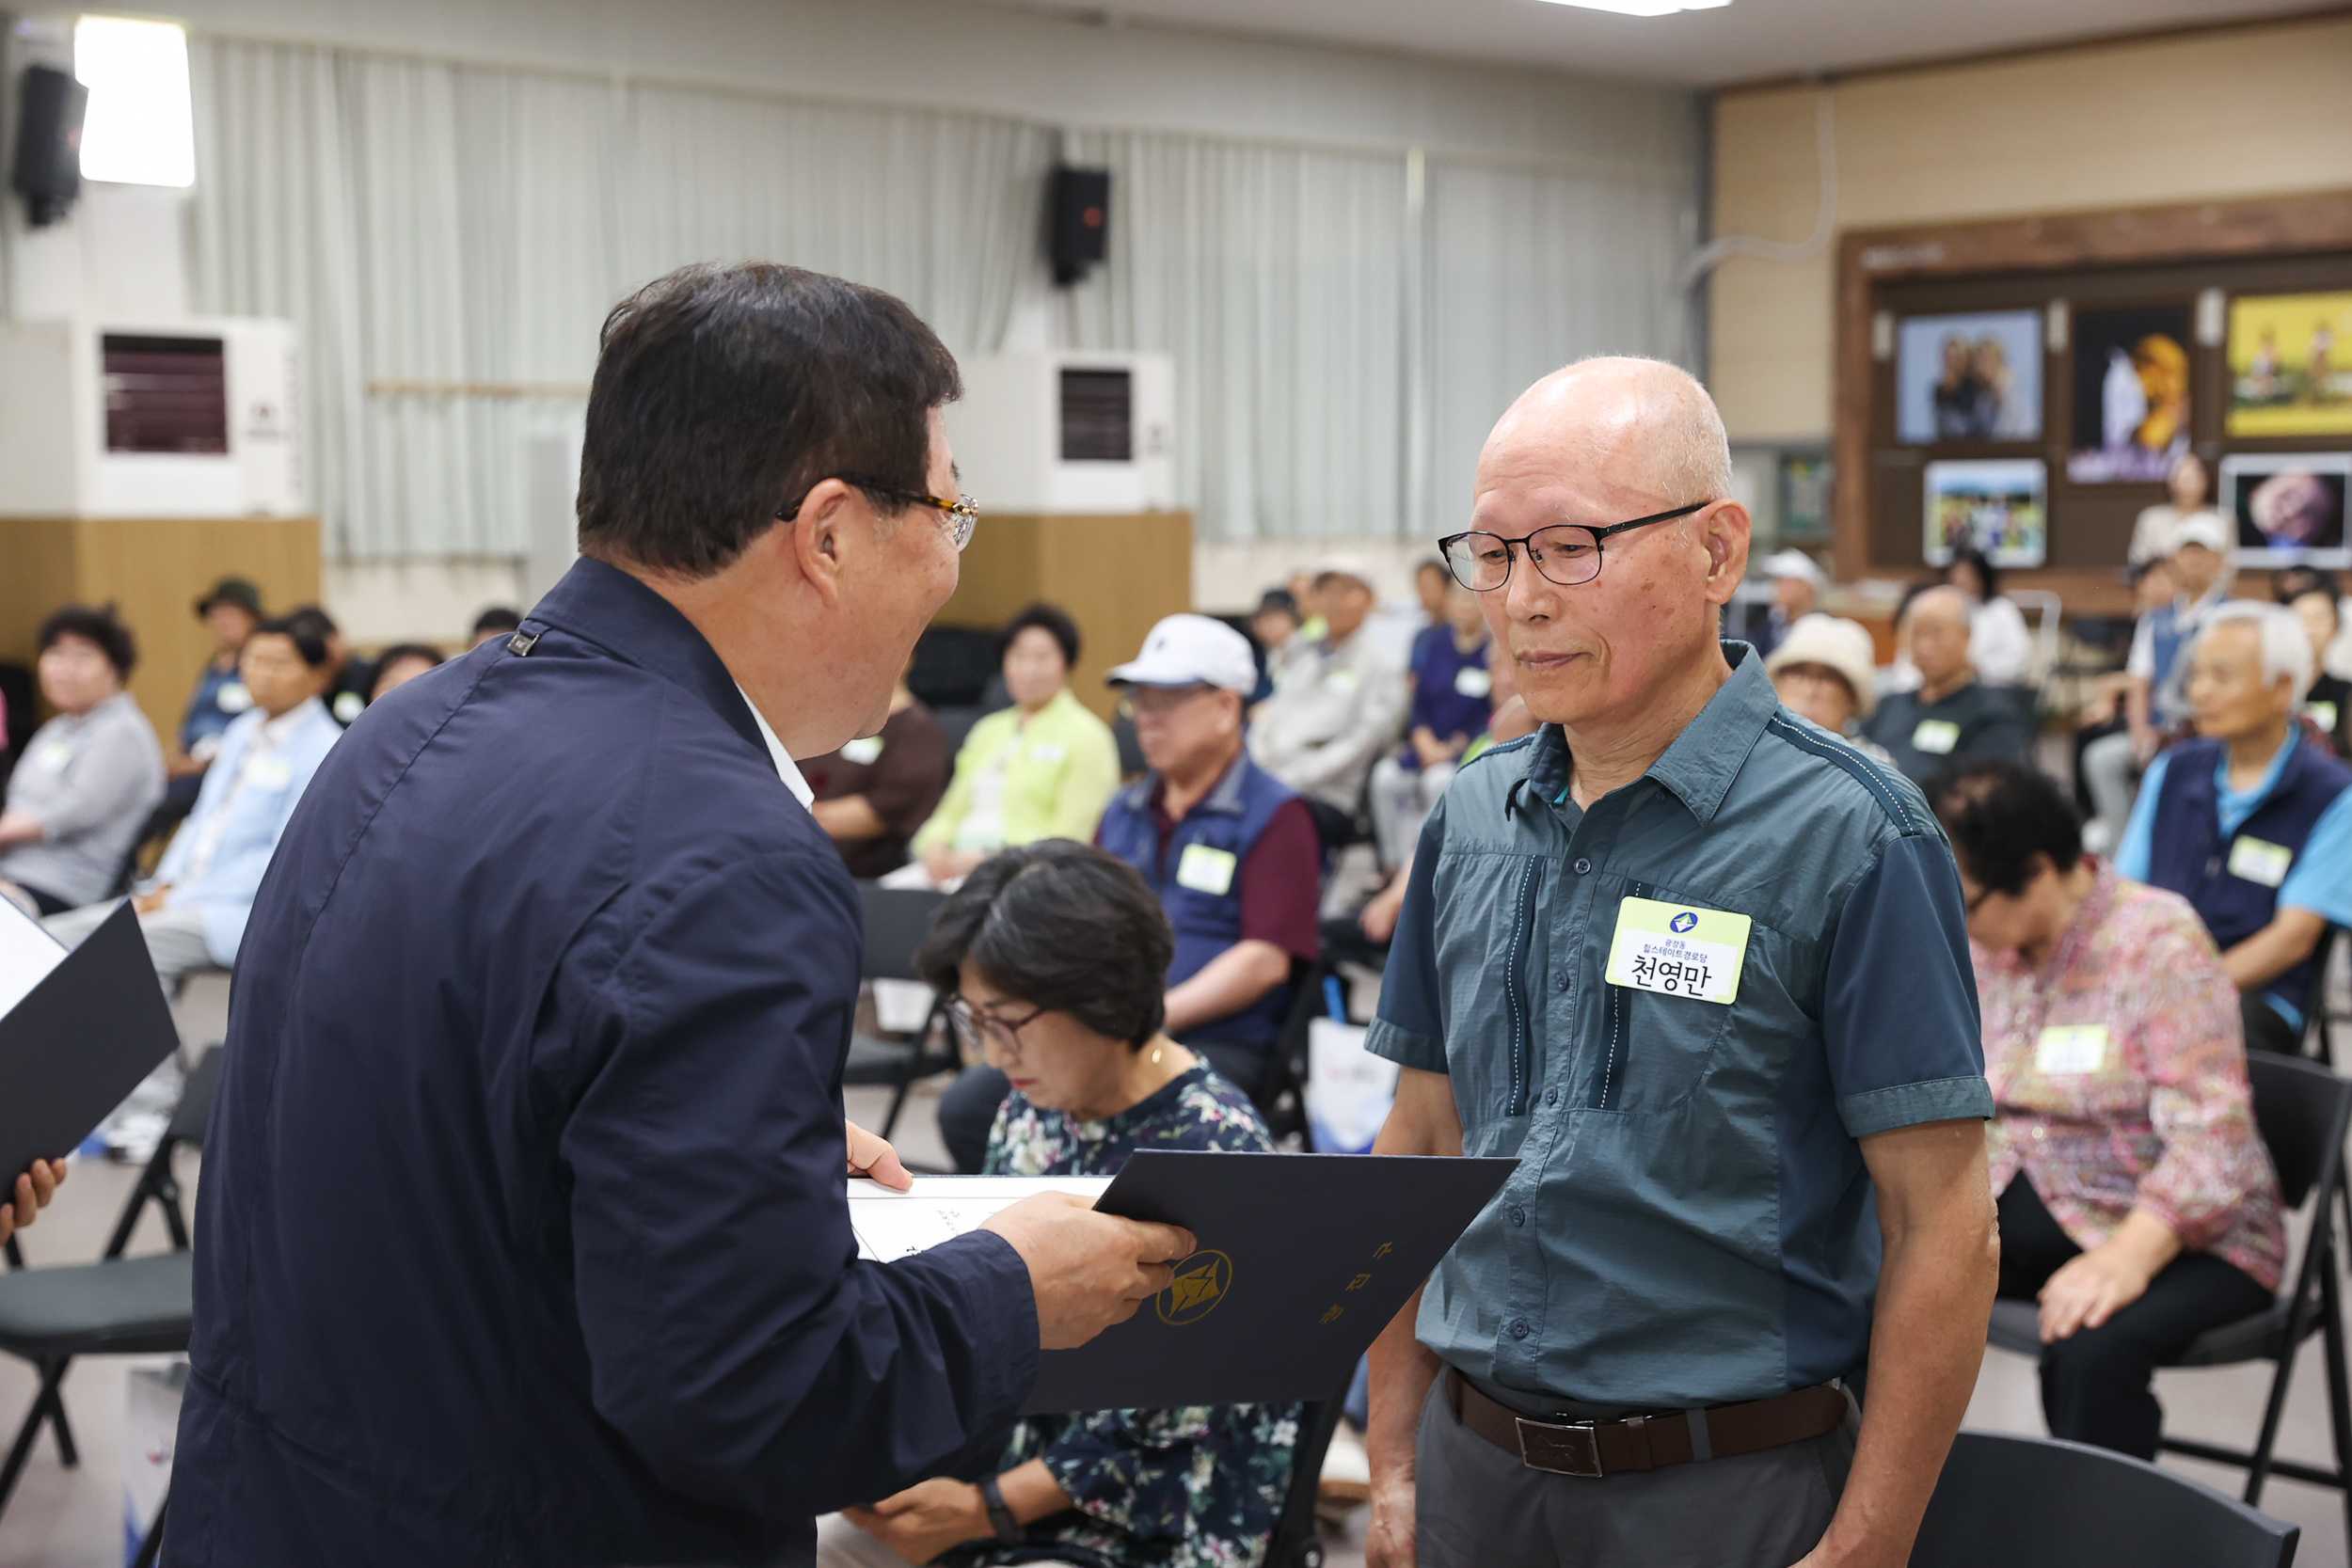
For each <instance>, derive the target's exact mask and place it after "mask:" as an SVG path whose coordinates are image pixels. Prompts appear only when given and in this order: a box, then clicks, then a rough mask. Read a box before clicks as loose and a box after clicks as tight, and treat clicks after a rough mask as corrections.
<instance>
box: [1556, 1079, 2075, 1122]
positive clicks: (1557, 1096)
mask: <svg viewBox="0 0 2352 1568" xmlns="http://www.w3.org/2000/svg"><path fill="white" fill-rule="evenodd" d="M1544 1103H1545V1104H1547V1105H1557V1104H1559V1103H1560V1091H1559V1090H1558V1089H1546V1090H1545V1091H1544ZM2035 1131H2036V1132H2040V1131H2041V1129H2039V1128H2036V1129H2035Z"/></svg>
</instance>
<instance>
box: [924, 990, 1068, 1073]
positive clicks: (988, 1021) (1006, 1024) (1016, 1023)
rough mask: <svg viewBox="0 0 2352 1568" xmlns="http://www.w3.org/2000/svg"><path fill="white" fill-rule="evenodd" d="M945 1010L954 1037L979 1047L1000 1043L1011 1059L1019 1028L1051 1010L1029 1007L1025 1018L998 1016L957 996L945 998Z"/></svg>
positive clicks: (1018, 1046) (1016, 1049)
mask: <svg viewBox="0 0 2352 1568" xmlns="http://www.w3.org/2000/svg"><path fill="white" fill-rule="evenodd" d="M945 1010H946V1014H947V1024H948V1027H950V1028H952V1029H953V1030H955V1032H956V1038H957V1039H958V1040H959V1041H961V1043H962V1044H964V1045H965V1046H967V1047H969V1048H970V1049H972V1050H974V1051H979V1050H982V1049H984V1048H985V1047H986V1045H987V1044H988V1042H989V1041H991V1040H993V1041H995V1042H996V1043H997V1044H998V1045H1000V1046H1002V1047H1004V1051H1005V1054H1006V1055H1008V1056H1009V1057H1011V1058H1013V1059H1014V1060H1015V1061H1018V1060H1019V1059H1020V1057H1021V1031H1022V1030H1024V1029H1026V1028H1027V1027H1028V1026H1029V1025H1030V1024H1032V1023H1035V1022H1037V1021H1038V1020H1039V1019H1041V1018H1043V1017H1044V1016H1045V1015H1046V1014H1047V1013H1048V1012H1050V1011H1052V1009H1051V1008H1048V1007H1032V1008H1030V1009H1029V1016H1028V1017H1026V1018H1017V1019H1008V1018H998V1017H997V1016H996V1015H995V1014H993V1013H984V1012H982V1011H980V1010H979V1009H978V1008H977V1007H975V1006H972V1004H971V1003H969V1002H966V1001H965V1000H964V999H963V998H962V997H961V996H951V997H949V998H947V1005H946V1009H945Z"/></svg>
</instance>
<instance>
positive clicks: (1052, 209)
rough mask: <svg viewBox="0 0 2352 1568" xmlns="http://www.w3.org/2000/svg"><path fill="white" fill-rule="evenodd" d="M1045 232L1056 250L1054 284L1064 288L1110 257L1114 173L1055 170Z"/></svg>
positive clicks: (1064, 168) (1062, 168) (1091, 169)
mask: <svg viewBox="0 0 2352 1568" xmlns="http://www.w3.org/2000/svg"><path fill="white" fill-rule="evenodd" d="M1046 232H1047V236H1048V238H1049V240H1050V242H1051V244H1052V247H1053V256H1054V281H1055V282H1057V283H1059V284H1061V285H1062V286H1064V287H1065V288H1066V287H1068V286H1069V285H1071V284H1073V283H1075V282H1077V281H1078V280H1079V279H1080V278H1082V277H1085V276H1086V275H1087V269H1088V268H1089V267H1090V266H1092V265H1094V264H1095V263H1096V262H1097V261H1102V260H1103V258H1104V257H1105V256H1107V255H1109V254H1110V243H1111V171H1110V170H1109V169H1106V168H1073V167H1072V166H1069V165H1067V164H1064V165H1062V166H1059V167H1058V168H1057V169H1055V170H1054V180H1053V185H1052V189H1051V195H1050V198H1049V199H1048V202H1047V213H1046Z"/></svg>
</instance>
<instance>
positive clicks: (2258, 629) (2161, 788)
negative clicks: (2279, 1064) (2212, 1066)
mask: <svg viewBox="0 0 2352 1568" xmlns="http://www.w3.org/2000/svg"><path fill="white" fill-rule="evenodd" d="M2189 659H2190V667H2189V677H2188V699H2189V705H2190V709H2191V712H2192V713H2193V715H2194V717H2195V721H2196V724H2197V737H2196V738H2195V739H2193V740H2184V741H2182V742H2180V743H2179V744H2177V745H2175V746H2172V747H2171V748H2169V750H2167V751H2166V752H2165V753H2164V754H2163V755H2162V756H2160V757H2158V758H2157V759H2156V760H2155V762H2154V764H2153V766H2151V767H2150V768H2149V769H2148V776H2147V778H2146V779H2145V780H2144V781H2142V783H2141V784H2140V790H2139V801H2138V804H2137V805H2136V806H2135V807H2134V808H2133V810H2132V817H2131V824H2130V826H2129V827H2128V828H2126V829H2125V830H2124V833H2123V842H2122V847H2120V848H2119V849H2118V850H2117V851H2116V856H2115V868H2116V870H2118V871H2119V872H2121V873H2122V875H2124V876H2126V877H2129V878H2131V879H2134V880H2135V881H2141V882H2146V883H2148V884H2149V885H2150V886H2152V887H2160V888H2163V889H2165V890H2167V891H2168V892H2171V893H2177V894H2179V895H2182V896H2183V897H2185V898H2186V899H2187V900H2188V901H2189V903H2190V904H2191V905H2192V906H2194V907H2195V909H2196V911H2197V913H2198V915H2199V917H2200V918H2201V919H2202V920H2203V921H2204V923H2205V928H2206V929H2207V930H2208V931H2211V932H2212V933H2213V939H2214V941H2215V942H2218V943H2220V945H2221V962H2222V965H2223V967H2224V968H2226V969H2227V970H2228V971H2229V974H2230V980H2231V983H2232V984H2233V985H2235V986H2236V987H2237V989H2238V990H2239V992H2240V993H2241V996H2242V998H2243V1002H2244V1008H2243V1010H2244V1014H2245V1036H2246V1043H2247V1045H2248V1046H2249V1048H2251V1049H2254V1050H2257V1051H2279V1052H2285V1053H2293V1052H2295V1050H2296V1047H2297V1046H2298V1045H2299V1043H2300V1037H2301V1032H2302V1027H2303V1004H2304V1002H2305V1000H2306V999H2307V998H2308V996H2309V995H2310V992H2311V986H2312V971H2313V969H2314V967H2315V964H2316V960H2317V957H2318V955H2317V952H2316V949H2317V947H2318V943H2319V938H2320V934H2321V932H2322V931H2323V930H2325V929H2326V927H2328V924H2329V923H2331V922H2332V923H2334V924H2337V925H2344V924H2346V923H2352V768H2346V767H2345V766H2344V764H2343V763H2342V762H2340V761H2338V760H2337V759H2336V758H2335V757H2334V756H2333V755H2332V754H2330V753H2329V752H2328V749H2327V748H2326V747H2325V746H2323V745H2321V744H2319V743H2317V742H2316V741H2313V740H2311V739H2308V738H2306V737H2305V736H2304V734H2303V730H2302V726H2301V725H2299V724H2297V723H2296V709H2297V708H2298V707H2299V706H2300V705H2301V704H2302V700H2303V693H2304V691H2305V690H2306V689H2308V688H2309V687H2310V685H2311V680H2312V645H2311V640H2310V639H2309V638H2307V637H2306V636H2305V635H2304V633H2303V627H2302V624H2301V623H2300V622H2298V621H2297V620H2296V617H2295V614H2294V612H2293V611H2291V610H2282V609H2280V607H2279V606H2277V605H2268V604H2256V603H2253V602H2251V601H2249V600H2234V601H2233V602H2231V603H2229V604H2225V605H2222V606H2220V607H2219V608H2217V610H2214V611H2213V613H2212V614H2211V615H2209V616H2208V617H2206V619H2205V623H2204V626H2203V629H2202V630H2201V631H2200V632H2199V633H2198V636H2197V641H2196V643H2195V645H2194V646H2193V647H2192V648H2191V649H2190V650H2189Z"/></svg>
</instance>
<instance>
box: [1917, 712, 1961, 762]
mask: <svg viewBox="0 0 2352 1568" xmlns="http://www.w3.org/2000/svg"><path fill="white" fill-rule="evenodd" d="M1959 744H1960V726H1959V725H1958V724H1955V723H1953V722H1952V721H1950V720H1949V719H1922V720H1920V721H1919V727H1918V728H1917V729H1915V730H1914V731H1912V732H1911V749H1912V750H1913V751H1915V752H1927V753H1928V754H1929V755H1930V756H1938V757H1940V756H1943V755H1946V754H1947V753H1948V752H1950V751H1951V749H1952V748H1953V747H1955V746H1957V745H1959Z"/></svg>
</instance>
